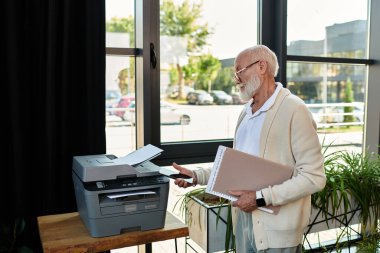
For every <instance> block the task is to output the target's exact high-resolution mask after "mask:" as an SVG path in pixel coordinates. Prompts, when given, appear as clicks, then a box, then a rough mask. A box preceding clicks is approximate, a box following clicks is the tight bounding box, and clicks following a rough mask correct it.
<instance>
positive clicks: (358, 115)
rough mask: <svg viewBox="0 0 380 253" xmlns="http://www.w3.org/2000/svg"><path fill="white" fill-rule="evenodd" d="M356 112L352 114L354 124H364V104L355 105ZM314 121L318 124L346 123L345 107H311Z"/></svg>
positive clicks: (353, 105)
mask: <svg viewBox="0 0 380 253" xmlns="http://www.w3.org/2000/svg"><path fill="white" fill-rule="evenodd" d="M352 107H353V108H354V110H353V111H352V114H350V115H353V117H354V120H353V121H354V122H363V119H364V117H363V116H364V103H353V104H352ZM309 110H310V111H311V112H312V114H313V117H314V120H315V121H316V122H317V123H342V122H344V106H341V105H333V106H310V107H309Z"/></svg>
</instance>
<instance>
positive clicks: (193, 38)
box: [160, 0, 211, 53]
mask: <svg viewBox="0 0 380 253" xmlns="http://www.w3.org/2000/svg"><path fill="white" fill-rule="evenodd" d="M202 5H203V3H202V2H199V3H193V4H190V1H189V0H184V1H182V3H180V4H178V5H176V4H175V3H174V1H173V0H163V2H162V5H161V9H160V20H161V22H160V32H161V35H169V36H176V37H186V38H187V39H188V44H187V51H188V52H190V53H194V52H199V51H200V50H201V49H202V48H203V47H204V46H205V45H206V44H207V38H208V37H209V35H210V34H211V31H210V28H209V26H208V24H207V23H200V22H199V19H200V18H201V17H202Z"/></svg>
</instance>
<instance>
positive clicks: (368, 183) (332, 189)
mask: <svg viewBox="0 0 380 253" xmlns="http://www.w3.org/2000/svg"><path fill="white" fill-rule="evenodd" d="M324 165H325V173H326V177H327V182H326V186H325V188H324V189H323V190H322V191H320V192H317V193H315V194H313V195H312V204H313V205H314V206H315V207H317V208H320V209H321V211H322V214H323V215H324V216H325V217H326V219H327V216H328V213H330V214H332V215H333V216H335V215H336V214H337V212H342V210H343V218H344V219H345V220H347V218H348V217H347V215H348V213H349V210H352V209H353V208H357V209H358V211H359V219H360V223H361V226H362V231H364V232H363V237H364V238H365V236H366V233H365V231H372V232H375V233H376V228H377V223H378V220H379V218H380V157H379V155H378V154H370V155H367V154H364V153H363V154H362V153H354V152H349V151H338V152H335V153H332V154H330V155H327V156H326V157H325V164H324Z"/></svg>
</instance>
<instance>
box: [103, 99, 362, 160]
mask: <svg viewBox="0 0 380 253" xmlns="http://www.w3.org/2000/svg"><path fill="white" fill-rule="evenodd" d="M242 108H243V106H242V105H223V106H218V105H205V106H195V105H178V106H177V110H176V111H177V112H178V113H186V114H188V115H189V116H190V118H191V122H190V124H189V125H179V124H178V125H174V124H173V125H161V142H183V141H197V140H199V141H202V140H213V139H215V140H216V139H228V138H233V136H234V131H235V124H236V122H237V118H238V116H239V113H240V111H241V110H242ZM135 129H136V128H135V126H133V125H131V123H130V122H128V121H123V120H122V119H121V118H119V117H117V116H112V115H107V116H106V135H107V136H106V137H107V153H110V154H114V155H116V156H124V155H126V154H128V153H130V152H131V151H133V150H135V148H136V147H135V133H136V131H135ZM342 129H345V128H342ZM321 132H323V131H322V129H321ZM319 139H320V142H321V143H323V144H324V145H331V147H329V149H328V152H333V151H336V150H342V149H345V150H352V151H355V152H361V151H362V143H363V132H362V131H357V132H348V131H343V130H342V132H341V133H320V134H319Z"/></svg>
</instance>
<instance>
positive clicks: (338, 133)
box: [287, 62, 367, 152]
mask: <svg viewBox="0 0 380 253" xmlns="http://www.w3.org/2000/svg"><path fill="white" fill-rule="evenodd" d="M366 76H367V67H366V66H363V65H349V64H317V63H297V62H288V64H287V88H288V89H289V90H291V91H292V93H293V94H295V95H297V96H299V97H300V98H302V99H303V100H304V101H305V103H306V104H307V106H308V107H309V109H310V111H311V112H312V114H313V117H314V119H315V121H316V123H317V126H318V134H319V136H320V139H321V142H324V144H325V145H330V144H331V146H332V147H330V148H329V151H334V150H337V149H347V148H350V149H354V150H357V151H359V152H361V150H362V144H363V125H364V102H365V101H364V100H365V93H366V91H365V87H366V82H367V80H366Z"/></svg>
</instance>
